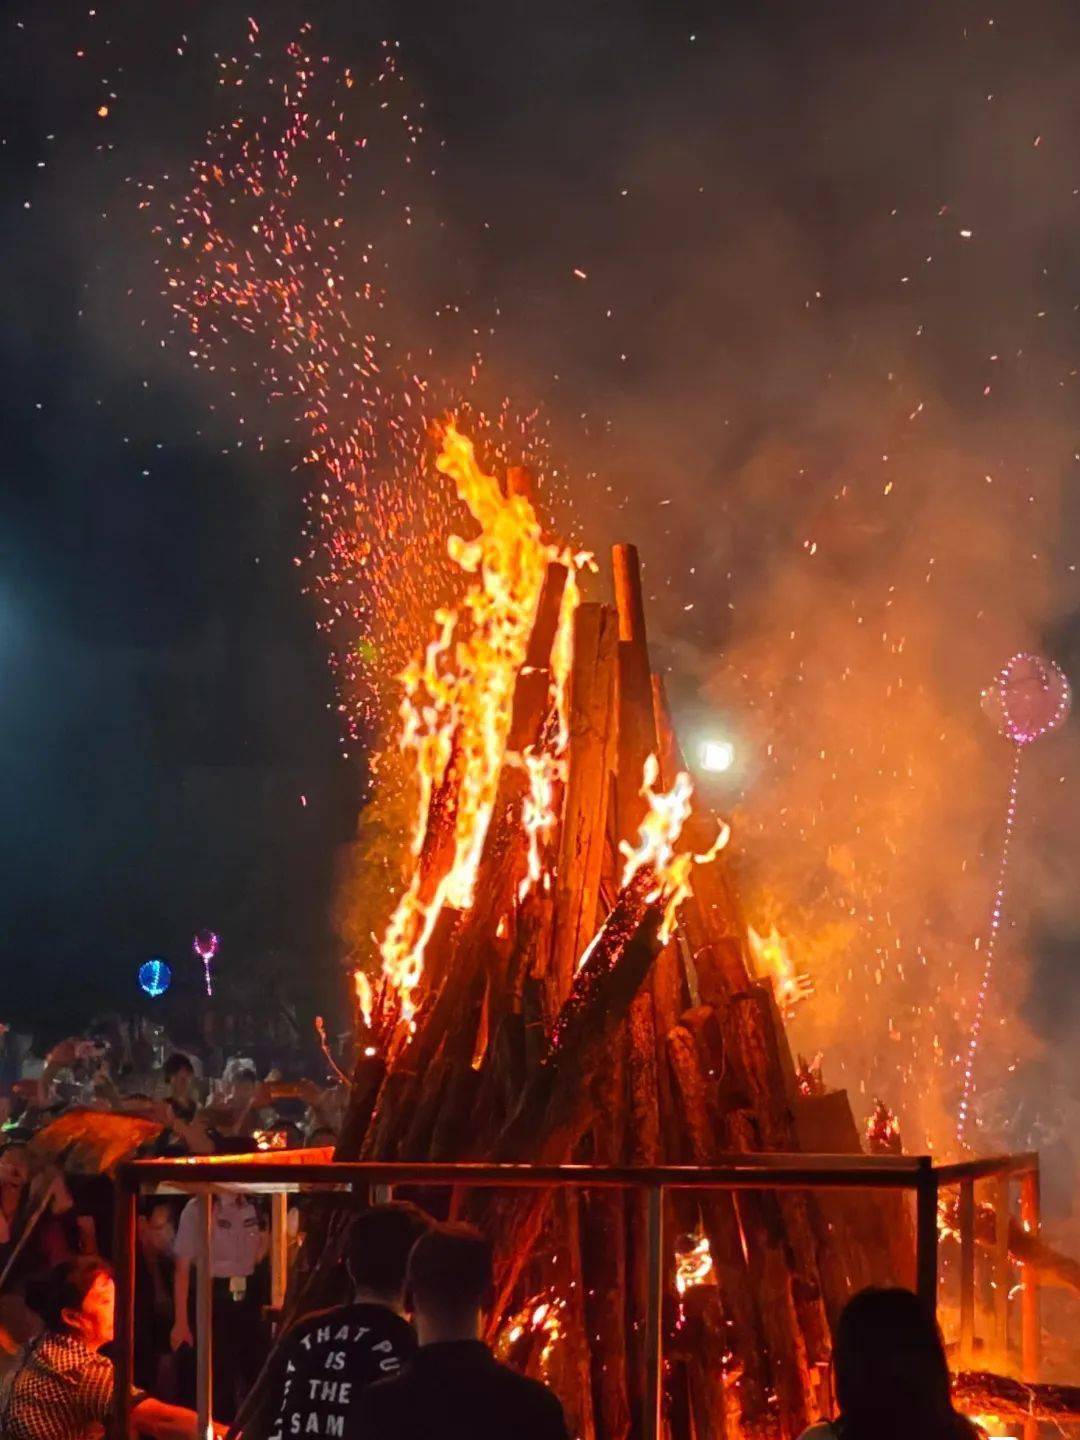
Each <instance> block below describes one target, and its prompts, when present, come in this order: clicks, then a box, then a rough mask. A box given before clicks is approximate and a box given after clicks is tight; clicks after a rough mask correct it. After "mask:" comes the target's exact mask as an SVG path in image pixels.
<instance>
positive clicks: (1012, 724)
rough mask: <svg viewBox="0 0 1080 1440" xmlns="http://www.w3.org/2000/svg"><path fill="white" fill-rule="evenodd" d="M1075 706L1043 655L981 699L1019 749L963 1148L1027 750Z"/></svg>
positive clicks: (972, 1049)
mask: <svg viewBox="0 0 1080 1440" xmlns="http://www.w3.org/2000/svg"><path fill="white" fill-rule="evenodd" d="M1071 700H1072V692H1071V691H1070V689H1069V682H1068V680H1066V678H1065V675H1064V673H1063V672H1062V671H1061V670H1060V669H1059V668H1058V666H1057V665H1055V664H1054V662H1053V661H1052V660H1044V659H1043V658H1042V656H1041V655H1027V654H1024V653H1021V654H1019V655H1014V656H1013V657H1012V659H1011V660H1010V661H1009V663H1008V664H1007V665H1006V666H1005V667H1004V668H1003V669H1002V670H1001V671H1000V672H999V673H998V675H997V676H996V678H995V679H994V682H993V684H991V685H988V686H987V688H986V689H985V690H984V691H983V693H982V706H983V710H984V711H985V712H986V714H987V715H989V717H990V719H991V720H993V722H994V724H995V725H996V726H997V728H998V730H999V731H1000V732H1001V734H1002V735H1004V736H1005V738H1006V739H1007V740H1011V741H1012V743H1013V745H1014V747H1015V749H1014V750H1013V758H1012V774H1011V775H1010V777H1009V798H1008V803H1007V805H1006V807H1005V828H1004V832H1003V834H1002V837H1001V854H1000V857H999V860H998V882H997V888H996V889H995V891H994V903H993V906H992V908H991V910H990V923H989V925H988V926H987V931H986V936H985V945H984V947H983V968H982V978H981V980H980V982H979V990H978V994H977V995H976V997H975V1015H974V1019H973V1020H972V1022H971V1031H970V1033H969V1035H968V1042H967V1047H966V1050H965V1052H964V1062H963V1063H964V1073H963V1087H962V1091H961V1096H960V1108H959V1112H958V1114H957V1120H956V1138H957V1141H958V1143H959V1144H960V1145H961V1146H963V1145H964V1143H965V1137H966V1130H967V1123H968V1120H969V1118H970V1115H971V1105H972V1100H973V1098H974V1095H975V1062H976V1059H977V1058H978V1053H979V1037H980V1035H981V1034H982V1027H983V1020H984V1019H985V1016H986V997H987V995H988V994H989V991H990V981H991V978H992V977H993V973H994V956H995V954H996V951H997V941H998V935H999V934H1000V933H1001V922H1002V918H1003V916H1004V913H1005V893H1006V888H1007V884H1008V876H1009V846H1010V844H1011V842H1012V836H1013V829H1014V827H1015V825H1016V810H1017V804H1018V801H1019V796H1020V759H1021V757H1022V755H1023V753H1024V746H1025V745H1030V744H1031V742H1032V741H1033V740H1038V739H1039V737H1040V736H1041V735H1048V734H1049V733H1050V731H1051V730H1056V729H1057V728H1058V726H1059V725H1062V724H1063V723H1064V721H1065V717H1066V716H1067V715H1068V713H1069V705H1070V702H1071Z"/></svg>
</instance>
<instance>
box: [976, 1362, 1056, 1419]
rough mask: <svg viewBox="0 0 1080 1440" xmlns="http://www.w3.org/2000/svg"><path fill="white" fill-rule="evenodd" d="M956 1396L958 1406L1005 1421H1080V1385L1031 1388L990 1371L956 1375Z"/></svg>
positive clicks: (1020, 1381)
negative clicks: (995, 1416) (998, 1417)
mask: <svg viewBox="0 0 1080 1440" xmlns="http://www.w3.org/2000/svg"><path fill="white" fill-rule="evenodd" d="M953 1394H954V1396H955V1399H956V1403H957V1404H958V1405H961V1406H963V1408H964V1410H965V1411H969V1412H971V1413H973V1414H977V1415H997V1416H1000V1417H1001V1419H1003V1420H1050V1421H1059V1422H1060V1421H1076V1420H1080V1385H1029V1384H1026V1383H1025V1382H1024V1381H1023V1380H1010V1379H1009V1378H1008V1377H1007V1376H1005V1375H995V1374H993V1373H992V1372H991V1371H989V1370H974V1371H965V1372H962V1373H961V1374H959V1375H957V1376H956V1379H955V1381H954V1383H953Z"/></svg>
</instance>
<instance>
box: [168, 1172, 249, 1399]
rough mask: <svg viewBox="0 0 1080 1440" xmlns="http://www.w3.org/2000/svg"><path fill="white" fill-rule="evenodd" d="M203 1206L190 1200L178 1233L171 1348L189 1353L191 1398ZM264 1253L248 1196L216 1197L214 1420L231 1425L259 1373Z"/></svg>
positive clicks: (212, 1257)
mask: <svg viewBox="0 0 1080 1440" xmlns="http://www.w3.org/2000/svg"><path fill="white" fill-rule="evenodd" d="M198 1225H199V1214H198V1201H197V1200H189V1201H188V1203H187V1204H186V1205H185V1206H184V1209H183V1211H182V1212H181V1215H180V1223H179V1225H178V1226H177V1230H176V1246H175V1255H176V1271H175V1274H174V1277H173V1315H174V1320H173V1329H172V1337H171V1338H172V1348H173V1349H174V1350H181V1349H184V1350H185V1355H184V1369H185V1372H186V1386H185V1388H186V1390H187V1393H188V1394H189V1395H190V1394H191V1393H192V1388H191V1387H192V1380H193V1375H194V1346H195V1330H194V1316H195V1288H196V1287H195V1286H194V1285H193V1284H192V1272H193V1271H194V1270H195V1268H196V1264H197V1261H198V1252H199V1243H198V1233H199V1232H198ZM264 1250H265V1240H264V1237H263V1234H262V1231H261V1229H260V1226H259V1215H258V1212H257V1210H256V1209H255V1206H254V1205H253V1204H252V1203H251V1200H250V1198H249V1197H248V1196H247V1195H241V1194H224V1195H215V1196H214V1200H213V1208H212V1212H211V1242H210V1274H211V1279H212V1282H213V1340H214V1353H213V1374H214V1414H215V1415H216V1416H217V1417H218V1418H219V1419H220V1420H225V1421H227V1422H231V1421H232V1419H233V1417H234V1416H235V1414H236V1411H237V1408H238V1406H239V1404H240V1402H241V1400H242V1399H243V1397H244V1394H245V1393H246V1392H247V1389H248V1386H249V1385H250V1384H251V1382H252V1380H254V1378H255V1376H256V1374H257V1373H258V1368H259V1363H260V1349H261V1347H260V1333H259V1332H260V1323H261V1317H260V1305H259V1298H258V1295H257V1293H256V1283H255V1282H256V1266H257V1265H258V1263H259V1260H260V1259H261V1258H262V1254H263V1253H264Z"/></svg>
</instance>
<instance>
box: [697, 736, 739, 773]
mask: <svg viewBox="0 0 1080 1440" xmlns="http://www.w3.org/2000/svg"><path fill="white" fill-rule="evenodd" d="M734 763H735V746H734V745H732V743H731V741H730V740H703V741H702V744H701V768H702V769H703V770H708V772H709V773H710V775H722V774H723V773H724V771H725V770H730V769H731V767H732V765H733V764H734Z"/></svg>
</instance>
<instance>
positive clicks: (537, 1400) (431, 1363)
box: [355, 1225, 567, 1440]
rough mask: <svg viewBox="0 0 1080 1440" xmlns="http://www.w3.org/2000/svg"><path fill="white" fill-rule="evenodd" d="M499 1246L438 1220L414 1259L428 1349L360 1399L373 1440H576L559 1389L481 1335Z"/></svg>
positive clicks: (362, 1421) (410, 1275) (417, 1310)
mask: <svg viewBox="0 0 1080 1440" xmlns="http://www.w3.org/2000/svg"><path fill="white" fill-rule="evenodd" d="M491 1288H492V1271H491V1247H490V1245H489V1244H488V1243H487V1241H486V1240H485V1239H484V1238H483V1236H482V1235H481V1234H480V1232H479V1231H478V1230H475V1229H473V1227H472V1226H471V1225H438V1226H435V1227H434V1228H433V1229H431V1230H429V1231H428V1233H427V1234H426V1235H422V1236H421V1237H420V1239H419V1240H418V1241H417V1242H416V1245H415V1246H414V1248H413V1252H412V1254H411V1255H410V1256H409V1267H408V1271H407V1275H406V1292H407V1295H408V1296H409V1298H410V1300H411V1302H412V1307H413V1318H414V1319H415V1321H416V1333H417V1339H418V1340H419V1349H418V1350H417V1351H416V1354H415V1355H414V1356H413V1358H412V1359H411V1360H410V1361H409V1362H408V1364H407V1365H405V1366H404V1368H403V1369H402V1371H401V1373H400V1374H399V1375H395V1376H394V1377H393V1378H392V1379H389V1380H382V1381H380V1382H379V1383H378V1384H376V1385H372V1386H370V1387H369V1388H368V1389H367V1390H365V1391H364V1393H363V1395H362V1396H361V1397H360V1403H359V1406H358V1413H357V1416H356V1419H357V1428H356V1432H355V1433H356V1435H357V1436H358V1437H359V1436H362V1437H363V1440H430V1437H432V1436H435V1435H437V1436H438V1437H439V1440H507V1437H512V1440H567V1431H566V1419H565V1417H564V1415H563V1409H562V1406H561V1405H560V1403H559V1401H558V1400H557V1399H556V1397H555V1395H554V1394H553V1393H552V1392H551V1391H550V1390H549V1389H548V1388H547V1386H546V1385H541V1384H540V1382H539V1381H538V1380H529V1379H527V1378H526V1377H525V1376H524V1375H519V1374H517V1372H516V1371H514V1370H511V1369H510V1367H509V1366H507V1365H502V1364H500V1362H499V1361H498V1360H496V1359H495V1357H494V1355H492V1353H491V1351H490V1350H489V1349H488V1347H487V1346H486V1345H485V1344H484V1342H483V1341H482V1340H481V1339H480V1334H481V1324H482V1317H483V1311H484V1309H485V1307H486V1306H487V1305H488V1304H490V1298H491Z"/></svg>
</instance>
